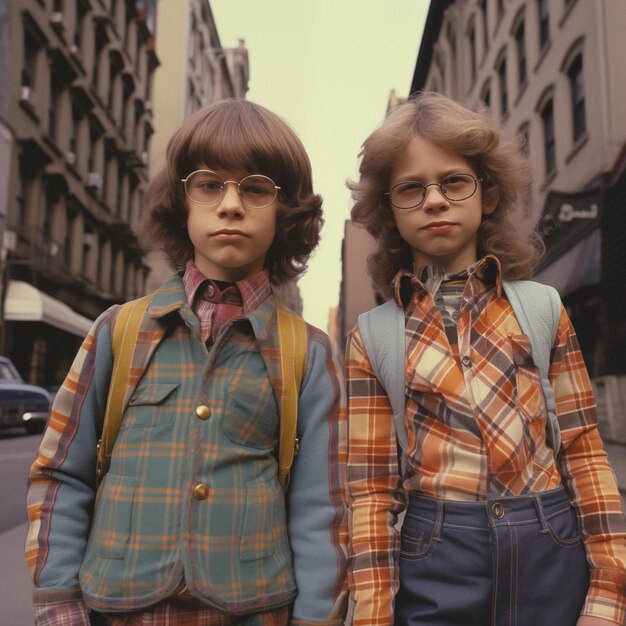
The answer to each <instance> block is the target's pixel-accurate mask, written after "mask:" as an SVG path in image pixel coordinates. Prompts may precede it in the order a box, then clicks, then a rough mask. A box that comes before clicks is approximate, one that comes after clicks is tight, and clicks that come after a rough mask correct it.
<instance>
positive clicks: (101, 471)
mask: <svg viewBox="0 0 626 626" xmlns="http://www.w3.org/2000/svg"><path fill="white" fill-rule="evenodd" d="M151 298H152V296H144V297H143V298H139V299H138V300H132V301H131V302H126V303H124V304H122V305H121V306H120V308H119V311H118V313H117V316H116V318H115V320H114V322H113V329H112V331H111V351H112V353H113V371H112V372H111V382H110V383H109V395H108V397H107V405H106V409H105V412H104V422H103V424H102V436H101V437H100V440H99V441H98V448H97V451H98V462H97V465H96V485H97V486H100V483H101V482H102V479H103V478H104V476H105V474H106V473H107V472H108V471H109V465H110V463H111V453H112V452H113V446H114V445H115V440H116V439H117V433H118V431H119V429H120V424H121V423H122V411H123V408H124V395H125V393H126V389H127V386H128V378H129V376H130V368H131V361H132V357H133V352H134V350H135V345H136V343H137V334H138V332H139V325H140V323H141V319H142V317H143V314H144V312H145V310H146V306H147V305H148V302H149V301H150V299H151Z"/></svg>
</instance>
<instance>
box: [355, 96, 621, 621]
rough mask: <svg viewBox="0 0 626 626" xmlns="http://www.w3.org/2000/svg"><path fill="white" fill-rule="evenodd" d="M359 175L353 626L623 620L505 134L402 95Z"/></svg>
mask: <svg viewBox="0 0 626 626" xmlns="http://www.w3.org/2000/svg"><path fill="white" fill-rule="evenodd" d="M359 171H360V179H359V181H358V182H356V183H351V184H350V188H351V189H352V192H353V197H354V199H355V201H356V202H355V205H354V207H353V209H352V218H353V220H354V221H355V222H357V223H362V224H364V225H365V226H366V227H367V230H368V231H369V232H370V233H371V234H372V235H373V236H374V237H375V238H376V239H377V243H378V248H377V250H376V252H375V253H374V254H373V255H372V257H371V258H370V260H369V267H370V270H371V274H372V277H373V279H374V282H375V284H376V286H377V288H378V289H379V290H380V291H381V292H382V293H383V294H384V295H385V296H387V297H388V298H390V300H389V301H388V302H387V303H386V304H384V305H381V307H378V308H377V309H375V310H374V311H372V312H370V313H367V314H365V315H364V316H362V317H361V319H360V321H359V324H358V325H357V327H355V329H354V330H353V332H352V334H351V336H350V337H349V340H348V346H347V355H346V368H347V373H346V375H347V385H348V433H349V434H348V491H349V498H350V500H349V502H350V508H351V517H350V520H351V528H350V539H351V567H350V572H349V580H350V586H351V588H352V590H351V591H352V593H353V595H354V598H355V600H356V606H355V610H354V621H353V624H354V626H383V625H384V626H391V625H392V624H395V625H396V626H408V625H410V626H414V625H418V624H419V625H420V626H512V625H513V624H515V625H518V626H531V625H532V626H556V625H558V626H603V625H604V626H608V625H609V624H624V623H625V622H626V585H625V583H626V525H625V524H624V515H623V513H622V511H621V506H620V495H619V492H618V488H617V485H616V481H615V476H614V474H613V472H612V469H611V467H610V465H609V462H608V459H607V455H606V453H605V452H604V450H603V447H602V441H601V440H600V436H599V434H598V427H597V418H596V411H595V402H594V398H593V392H592V389H591V384H590V381H589V376H588V374H587V371H586V369H585V365H584V362H583V359H582V356H581V353H580V349H579V347H578V342H577V339H576V335H575V332H574V329H573V327H572V324H571V322H570V320H569V319H568V316H567V314H566V312H565V309H564V308H563V307H562V305H561V303H560V300H559V298H558V294H556V293H555V292H554V291H553V290H552V291H550V290H549V289H547V288H546V287H545V286H541V285H538V284H537V283H531V282H527V281H524V279H527V278H529V277H530V276H531V275H532V270H533V268H534V265H535V263H536V259H537V257H538V250H537V248H538V247H537V245H536V244H535V239H536V235H535V233H534V232H533V226H534V224H535V223H536V222H537V219H538V217H539V215H538V209H539V207H537V210H534V209H533V208H532V206H531V205H530V203H529V202H528V199H529V176H528V162H527V159H526V158H525V157H524V156H523V154H522V152H521V150H520V148H519V144H518V142H517V140H516V138H515V137H513V136H510V135H508V134H507V133H506V132H505V131H504V129H502V128H501V127H500V126H499V125H498V124H497V123H496V121H495V120H494V119H493V118H492V117H491V116H490V115H489V113H488V112H486V111H478V112H476V111H471V110H469V109H467V108H465V107H463V106H461V105H460V104H458V103H456V102H453V101H452V100H450V99H448V98H446V97H445V96H442V95H439V94H433V93H423V94H418V95H417V96H415V97H413V98H411V99H409V100H408V101H407V102H406V103H404V104H402V105H400V106H398V107H397V108H396V109H394V110H393V111H391V112H390V114H389V115H388V117H387V119H386V120H385V121H384V122H383V123H382V124H381V126H380V127H379V128H378V129H376V130H375V131H374V132H373V133H372V134H371V135H370V137H368V138H367V139H366V141H365V142H364V144H363V149H362V152H361V163H360V170H359ZM522 285H524V287H525V288H526V291H525V293H526V294H532V295H533V300H532V303H531V304H530V306H533V305H536V306H537V310H541V311H545V310H547V309H546V307H544V306H543V305H544V304H545V303H546V300H548V301H549V302H548V304H552V302H554V306H553V307H552V306H551V307H550V308H551V309H552V313H553V315H552V319H549V320H548V316H546V319H545V321H550V322H552V324H551V327H552V330H553V334H552V336H550V333H545V335H543V336H541V335H540V334H539V327H540V324H538V323H537V322H543V321H544V319H541V318H538V317H537V315H536V314H533V313H532V311H530V310H529V309H526V308H525V307H522V308H519V299H517V300H516V298H515V293H516V290H519V289H521V288H522ZM537 296H540V297H537ZM535 298H536V299H535ZM527 306H528V305H527ZM518 311H519V312H520V317H519V318H518V317H517V313H518ZM526 312H529V313H531V314H530V318H531V319H532V320H533V322H534V324H533V325H527V324H526V323H525V321H526V320H525V319H522V318H524V315H522V314H524V313H526ZM383 315H384V317H385V319H384V320H383ZM392 317H393V321H392ZM526 317H528V316H526ZM374 319H376V321H377V323H378V325H377V326H374V323H373V321H372V320H374ZM396 320H398V322H397V326H396ZM369 322H371V325H368V323H369ZM389 327H391V330H393V331H394V332H395V335H394V334H393V333H391V332H387V331H388V330H389ZM522 328H526V329H527V330H525V331H523V330H522ZM376 335H378V337H382V339H380V340H379V339H378V337H376ZM539 339H545V341H544V342H543V343H542V342H541V341H535V340H539ZM535 348H537V350H535ZM542 355H543V356H545V358H543V356H542ZM398 356H399V358H396V357H398ZM385 359H386V360H385ZM390 364H391V365H390ZM394 365H395V366H396V367H397V376H396V377H395V379H394V378H393V377H390V376H389V373H390V372H394V371H396V370H395V369H394ZM544 371H545V372H546V374H545V375H544ZM396 380H399V384H398V385H397V387H396V386H395V385H394V383H395V381H396ZM544 384H545V386H544ZM400 444H402V445H400ZM399 447H400V449H401V451H400V452H399ZM399 457H400V458H399ZM402 511H405V513H406V514H405V517H404V521H403V524H402V528H401V532H398V530H397V529H396V522H397V518H398V515H399V514H400V513H401V512H402Z"/></svg>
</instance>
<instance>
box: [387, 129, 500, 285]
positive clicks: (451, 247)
mask: <svg viewBox="0 0 626 626" xmlns="http://www.w3.org/2000/svg"><path fill="white" fill-rule="evenodd" d="M450 174H471V175H472V176H473V177H474V178H476V179H478V176H476V172H475V171H474V170H473V169H472V167H471V166H470V165H469V163H468V162H467V161H466V160H465V159H464V158H463V157H462V156H460V155H459V154H457V153H456V152H451V151H449V150H447V149H445V148H443V147H440V146H438V145H437V144H433V143H431V142H430V141H427V140H426V139H423V138H422V137H420V136H419V135H417V136H415V137H414V138H413V139H412V140H411V142H410V143H409V144H408V146H407V147H406V149H405V151H404V152H403V153H402V154H401V155H400V156H399V157H398V158H397V159H396V161H395V163H394V166H393V169H392V171H391V182H390V185H389V187H390V189H391V188H392V187H393V186H394V185H396V184H398V183H401V182H406V181H416V182H419V183H421V184H422V185H429V184H430V183H439V182H441V181H442V180H443V179H444V178H445V177H447V176H449V175H450ZM468 180H470V188H469V189H470V192H471V190H472V189H473V187H474V186H473V182H472V181H471V179H468ZM449 195H450V194H449ZM463 195H465V194H463ZM409 204H410V202H409ZM495 204H496V203H495V202H487V201H486V199H485V197H484V195H483V191H482V187H481V184H480V183H478V185H477V187H476V192H475V193H474V194H473V195H472V196H471V197H469V198H467V199H465V200H461V201H458V202H453V201H450V200H448V199H447V198H446V197H445V196H444V195H443V194H442V192H441V189H440V188H439V187H437V186H435V185H430V186H429V187H428V188H427V189H426V195H425V198H424V201H423V202H422V204H420V205H419V206H417V207H414V208H411V209H399V208H396V207H395V206H393V205H392V209H393V215H394V219H395V222H396V226H397V227H398V230H399V231H400V235H401V236H402V238H403V239H404V240H405V241H406V242H407V243H408V244H409V246H410V248H411V252H412V254H413V261H414V262H415V263H416V264H417V265H441V266H443V268H444V270H445V271H446V272H447V273H452V272H457V271H460V270H462V269H464V268H466V267H468V266H469V265H471V264H472V263H473V262H474V261H476V256H477V232H478V227H479V226H480V223H481V221H482V216H483V214H486V213H491V212H492V211H493V210H494V209H495ZM492 205H493V206H492Z"/></svg>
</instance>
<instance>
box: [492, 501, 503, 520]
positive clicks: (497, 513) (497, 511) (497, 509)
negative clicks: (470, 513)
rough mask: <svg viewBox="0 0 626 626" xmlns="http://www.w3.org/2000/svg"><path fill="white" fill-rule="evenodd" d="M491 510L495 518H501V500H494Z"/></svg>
mask: <svg viewBox="0 0 626 626" xmlns="http://www.w3.org/2000/svg"><path fill="white" fill-rule="evenodd" d="M491 512H492V513H493V516H494V517H495V518H496V519H502V518H503V517H504V504H502V502H494V503H493V506H492V507H491Z"/></svg>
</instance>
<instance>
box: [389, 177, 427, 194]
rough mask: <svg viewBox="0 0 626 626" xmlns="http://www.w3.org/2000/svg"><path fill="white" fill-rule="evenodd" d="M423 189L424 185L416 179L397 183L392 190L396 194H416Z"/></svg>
mask: <svg viewBox="0 0 626 626" xmlns="http://www.w3.org/2000/svg"><path fill="white" fill-rule="evenodd" d="M423 190H424V185H422V183H418V182H417V181H411V180H408V181H406V182H404V183H398V184H397V185H394V187H393V192H394V193H396V194H398V195H407V194H416V193H421V192H422V191H423Z"/></svg>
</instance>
